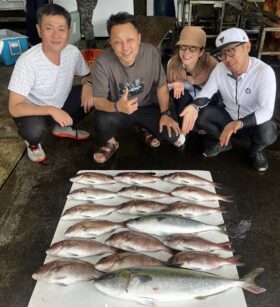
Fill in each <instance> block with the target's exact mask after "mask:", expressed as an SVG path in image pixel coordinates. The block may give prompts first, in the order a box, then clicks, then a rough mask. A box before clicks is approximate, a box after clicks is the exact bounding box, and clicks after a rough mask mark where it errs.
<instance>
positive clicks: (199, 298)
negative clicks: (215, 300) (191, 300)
mask: <svg viewBox="0 0 280 307" xmlns="http://www.w3.org/2000/svg"><path fill="white" fill-rule="evenodd" d="M207 298H208V296H197V297H195V299H197V300H200V301H203V300H206V299H207Z"/></svg>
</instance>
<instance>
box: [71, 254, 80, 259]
mask: <svg viewBox="0 0 280 307" xmlns="http://www.w3.org/2000/svg"><path fill="white" fill-rule="evenodd" d="M69 255H70V256H71V257H75V258H77V257H79V254H77V253H76V254H75V253H69Z"/></svg>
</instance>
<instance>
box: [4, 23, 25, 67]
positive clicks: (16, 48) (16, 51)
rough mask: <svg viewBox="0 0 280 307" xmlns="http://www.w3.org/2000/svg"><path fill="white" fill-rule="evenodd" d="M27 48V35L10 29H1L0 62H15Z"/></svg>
mask: <svg viewBox="0 0 280 307" xmlns="http://www.w3.org/2000/svg"><path fill="white" fill-rule="evenodd" d="M27 49H28V45H27V36H25V35H22V34H19V33H17V32H14V31H11V30H8V29H2V30H0V63H2V64H4V65H12V64H14V63H15V62H16V60H17V59H18V57H19V56H20V55H21V54H22V53H23V52H24V51H26V50H27Z"/></svg>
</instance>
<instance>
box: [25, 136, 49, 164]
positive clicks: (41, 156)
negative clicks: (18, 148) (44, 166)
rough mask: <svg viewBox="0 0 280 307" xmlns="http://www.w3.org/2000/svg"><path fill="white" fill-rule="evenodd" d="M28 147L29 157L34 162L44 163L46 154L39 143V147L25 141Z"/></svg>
mask: <svg viewBox="0 0 280 307" xmlns="http://www.w3.org/2000/svg"><path fill="white" fill-rule="evenodd" d="M24 142H25V144H26V147H27V156H28V158H29V159H30V160H31V161H33V162H37V163H39V162H43V161H44V160H45V159H46V154H45V152H44V150H43V148H42V146H41V144H40V143H39V144H38V145H30V144H29V143H28V142H27V141H24Z"/></svg>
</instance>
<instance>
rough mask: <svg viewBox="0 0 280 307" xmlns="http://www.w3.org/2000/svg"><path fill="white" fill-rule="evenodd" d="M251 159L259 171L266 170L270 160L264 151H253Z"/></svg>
mask: <svg viewBox="0 0 280 307" xmlns="http://www.w3.org/2000/svg"><path fill="white" fill-rule="evenodd" d="M250 159H251V161H252V164H253V166H254V168H256V169H257V170H258V171H259V172H264V171H266V170H267V169H268V162H267V159H266V157H265V155H264V153H263V152H262V151H256V152H253V153H252V154H251V155H250Z"/></svg>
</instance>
